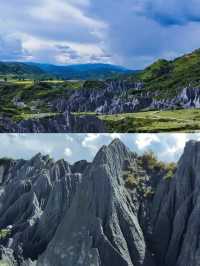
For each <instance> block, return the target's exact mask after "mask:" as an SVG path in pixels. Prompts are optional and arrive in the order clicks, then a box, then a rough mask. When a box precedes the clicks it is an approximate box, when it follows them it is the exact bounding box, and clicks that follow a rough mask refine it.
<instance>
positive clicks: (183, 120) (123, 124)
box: [100, 109, 200, 133]
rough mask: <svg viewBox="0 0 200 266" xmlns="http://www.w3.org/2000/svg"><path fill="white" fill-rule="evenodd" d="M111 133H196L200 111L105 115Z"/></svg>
mask: <svg viewBox="0 0 200 266" xmlns="http://www.w3.org/2000/svg"><path fill="white" fill-rule="evenodd" d="M100 118H101V119H102V120H103V121H104V122H105V123H106V126H107V128H108V130H109V131H110V132H121V133H124V132H130V133H132V132H144V133H145V132H177V131H179V132H180V131H181V132H194V131H199V130H200V109H181V110H170V111H169V110H168V111H147V112H138V113H127V114H116V115H103V116H100Z"/></svg>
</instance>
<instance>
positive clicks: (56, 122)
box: [0, 111, 106, 133]
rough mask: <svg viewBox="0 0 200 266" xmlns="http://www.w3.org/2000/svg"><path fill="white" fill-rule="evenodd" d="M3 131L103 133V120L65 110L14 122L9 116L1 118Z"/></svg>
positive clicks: (0, 123)
mask: <svg viewBox="0 0 200 266" xmlns="http://www.w3.org/2000/svg"><path fill="white" fill-rule="evenodd" d="M0 132H1V133H6V132H10V133H67V132H70V133H103V132H106V128H105V126H104V123H103V121H101V120H100V119H98V118H97V117H96V116H87V115H84V116H80V117H79V116H75V115H72V114H71V113H70V112H68V111H65V112H64V113H63V114H60V115H56V116H54V117H48V118H39V119H29V120H23V121H21V122H19V123H14V122H12V121H11V120H10V119H8V118H1V119H0Z"/></svg>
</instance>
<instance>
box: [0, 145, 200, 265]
mask: <svg viewBox="0 0 200 266" xmlns="http://www.w3.org/2000/svg"><path fill="white" fill-rule="evenodd" d="M0 167H1V169H2V170H1V180H2V181H1V186H0V228H1V229H0V245H1V246H0V251H1V252H0V255H1V258H2V259H3V260H7V261H9V262H10V264H11V265H17V266H18V265H27V266H30V265H37V266H43V265H47V266H51V265H52V266H54V265H60V266H62V265H64V266H68V265H69V266H71V265H73V266H76V265H77V266H78V265H82V266H92V265H95V266H98V265H99V266H100V265H101V266H110V265H115V266H121V265H126V266H135V265H136V266H161V265H162V266H169V265H170V266H197V265H199V254H200V250H199V234H200V222H199V215H200V204H199V202H200V198H199V194H200V193H199V189H200V176H199V173H200V169H199V168H200V142H196V141H190V142H188V143H187V145H186V147H185V150H184V153H183V155H182V157H181V159H180V161H179V163H178V165H177V170H176V172H175V174H174V176H170V178H169V176H168V177H164V174H160V173H161V172H160V171H159V172H158V173H156V171H153V172H152V173H151V174H150V173H149V171H148V170H147V169H146V168H145V165H143V164H141V160H140V157H138V156H137V154H135V153H132V152H131V151H130V150H129V149H127V148H126V147H125V146H124V144H123V143H122V142H121V141H120V140H114V141H113V142H112V143H111V144H110V145H108V146H103V147H102V148H101V149H100V151H99V152H98V153H97V155H96V156H95V158H94V160H93V162H91V163H88V162H87V161H80V162H77V163H75V164H73V165H70V164H69V163H67V162H65V161H64V160H60V161H57V162H55V161H53V160H52V159H51V158H49V157H48V156H43V155H41V154H38V155H36V156H35V157H34V158H32V159H31V160H28V161H25V160H16V161H15V160H10V159H2V160H1V161H0ZM130 175H131V178H132V179H131V180H132V181H130V179H129V178H130ZM127 176H128V180H129V182H130V183H129V185H127ZM155 179H156V180H155ZM3 229H4V230H7V231H5V232H7V233H6V235H4V236H3V237H2V230H3Z"/></svg>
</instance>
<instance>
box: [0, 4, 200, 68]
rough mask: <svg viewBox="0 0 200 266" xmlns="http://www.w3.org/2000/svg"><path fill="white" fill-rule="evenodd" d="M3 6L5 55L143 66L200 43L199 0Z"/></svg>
mask: <svg viewBox="0 0 200 266" xmlns="http://www.w3.org/2000/svg"><path fill="white" fill-rule="evenodd" d="M0 10H1V17H0V60H11V61H15V60H17V61H37V62H47V63H55V64H72V63H86V62H90V63H91V62H105V63H106V62H107V63H114V64H120V65H124V66H127V67H130V68H133V69H139V68H142V67H144V66H146V65H148V64H150V63H151V62H153V61H154V60H155V59H157V58H174V57H176V56H179V55H181V54H183V53H186V52H190V51H192V50H193V49H196V48H199V47H200V1H199V0H190V1H188V0H168V1H165V0H114V1H113V0H101V1H99V0H56V1H55V0H29V1H27V0H12V1H0Z"/></svg>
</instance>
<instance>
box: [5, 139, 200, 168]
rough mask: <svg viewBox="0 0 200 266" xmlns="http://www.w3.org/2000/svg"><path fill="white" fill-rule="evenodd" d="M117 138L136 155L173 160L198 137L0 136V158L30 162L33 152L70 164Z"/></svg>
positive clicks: (89, 159)
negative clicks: (188, 143) (145, 153)
mask: <svg viewBox="0 0 200 266" xmlns="http://www.w3.org/2000/svg"><path fill="white" fill-rule="evenodd" d="M115 138H120V139H121V140H122V141H123V142H124V144H126V145H127V146H128V147H129V148H130V149H131V150H132V151H135V152H137V153H139V154H142V153H144V151H148V150H152V151H154V152H155V154H156V155H157V156H158V158H159V159H160V160H162V161H167V162H171V161H177V160H178V159H179V157H180V155H181V154H182V152H183V149H184V146H185V143H186V142H187V141H188V140H190V139H195V140H200V134H0V143H1V145H0V158H1V157H9V158H14V159H19V158H24V159H30V158H31V157H33V156H34V155H35V154H36V153H38V152H41V153H42V154H44V155H46V154H50V155H51V157H52V158H54V159H55V160H58V159H61V158H64V159H65V160H67V161H69V162H71V163H73V162H75V161H78V160H82V159H86V160H88V161H91V160H92V159H93V158H94V156H95V154H96V152H97V151H98V150H99V149H100V147H101V146H102V145H107V144H109V143H110V142H111V141H112V140H113V139H115Z"/></svg>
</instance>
